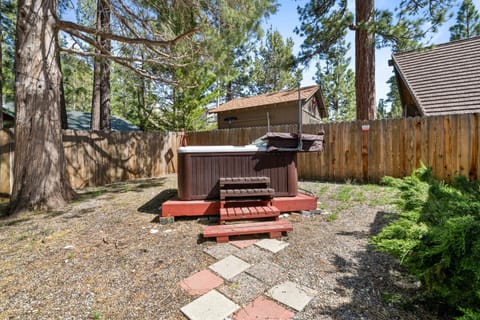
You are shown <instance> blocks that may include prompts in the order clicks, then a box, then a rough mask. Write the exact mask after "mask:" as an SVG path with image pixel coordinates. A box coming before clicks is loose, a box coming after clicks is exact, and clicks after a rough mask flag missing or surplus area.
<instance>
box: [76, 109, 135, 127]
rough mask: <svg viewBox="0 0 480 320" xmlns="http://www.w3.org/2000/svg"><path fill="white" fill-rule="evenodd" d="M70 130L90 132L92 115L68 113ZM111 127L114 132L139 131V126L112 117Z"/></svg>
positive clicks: (79, 112)
mask: <svg viewBox="0 0 480 320" xmlns="http://www.w3.org/2000/svg"><path fill="white" fill-rule="evenodd" d="M67 121H68V129H71V130H86V131H88V130H90V121H91V114H90V112H81V111H67ZM110 125H111V128H112V131H138V130H140V129H139V128H138V127H137V126H135V125H133V124H131V123H130V122H128V121H127V120H124V119H122V118H119V117H116V116H110Z"/></svg>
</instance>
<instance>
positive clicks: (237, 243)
mask: <svg viewBox="0 0 480 320" xmlns="http://www.w3.org/2000/svg"><path fill="white" fill-rule="evenodd" d="M256 242H258V239H248V240H231V241H230V242H229V243H230V244H232V245H234V246H235V247H237V248H240V249H244V248H246V247H249V246H251V245H252V244H255V243H256Z"/></svg>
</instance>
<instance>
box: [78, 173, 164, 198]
mask: <svg viewBox="0 0 480 320" xmlns="http://www.w3.org/2000/svg"><path fill="white" fill-rule="evenodd" d="M165 181H166V178H163V177H162V178H150V179H138V180H129V181H122V182H116V183H112V184H109V185H105V186H98V187H92V188H87V189H85V190H78V191H77V198H76V199H75V201H79V202H81V201H84V200H89V199H94V198H97V197H99V196H108V194H109V193H110V194H118V193H126V192H142V191H143V190H144V189H148V188H154V187H161V186H163V185H165Z"/></svg>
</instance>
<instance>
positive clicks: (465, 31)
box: [450, 0, 480, 41]
mask: <svg viewBox="0 0 480 320" xmlns="http://www.w3.org/2000/svg"><path fill="white" fill-rule="evenodd" d="M475 36H480V14H479V13H478V11H477V9H476V8H475V5H474V4H473V2H472V0H463V2H462V5H461V6H460V9H459V10H458V12H457V20H456V23H455V24H454V25H453V26H452V27H451V28H450V41H453V40H460V39H468V38H471V37H475Z"/></svg>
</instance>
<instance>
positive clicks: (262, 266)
mask: <svg viewBox="0 0 480 320" xmlns="http://www.w3.org/2000/svg"><path fill="white" fill-rule="evenodd" d="M245 272H246V273H248V274H249V275H251V276H253V277H255V278H257V279H258V280H260V281H262V282H264V283H266V284H268V285H270V286H273V285H274V284H277V283H279V282H281V281H283V280H284V278H285V275H286V271H285V269H284V268H282V267H280V266H279V265H278V264H275V263H273V262H271V261H268V260H263V261H261V262H259V263H257V264H254V265H253V266H252V267H250V268H249V269H248V270H247V271H245Z"/></svg>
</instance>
